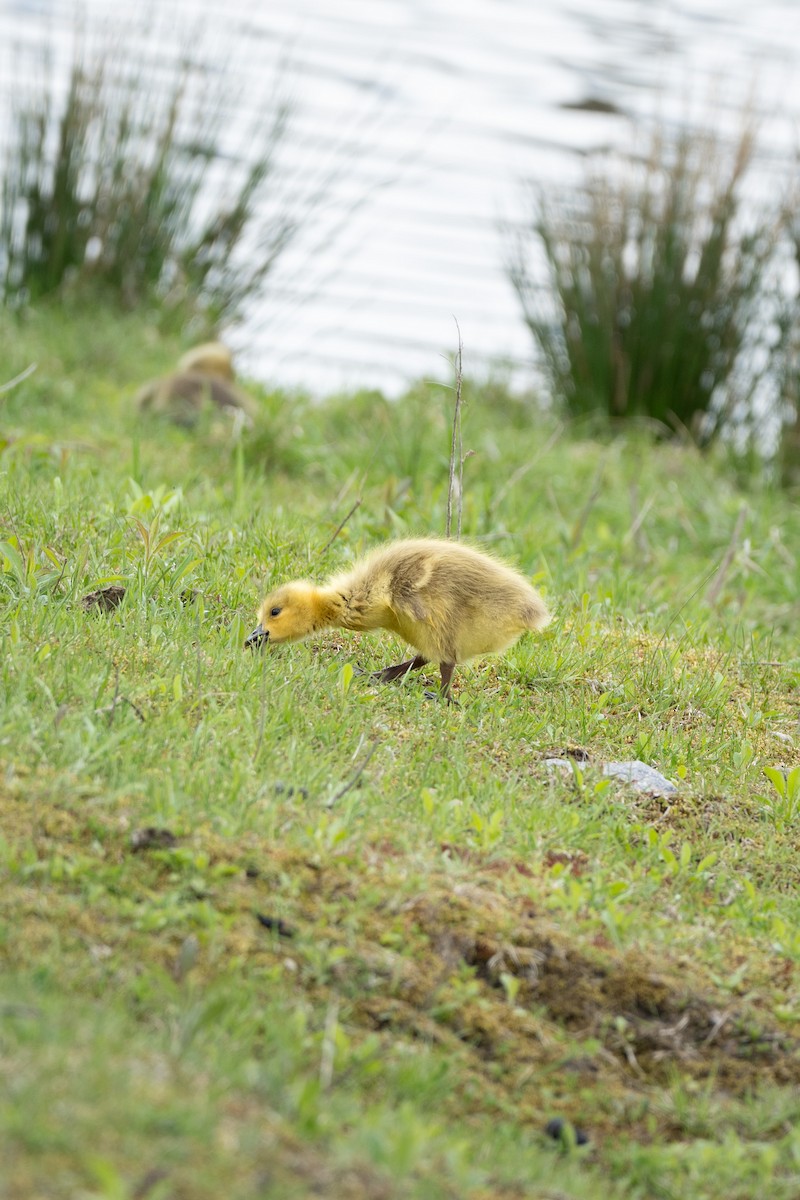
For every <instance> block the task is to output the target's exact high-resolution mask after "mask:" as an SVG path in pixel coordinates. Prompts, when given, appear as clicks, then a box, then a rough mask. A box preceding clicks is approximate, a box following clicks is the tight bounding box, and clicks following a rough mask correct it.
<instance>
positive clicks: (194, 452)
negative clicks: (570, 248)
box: [0, 310, 800, 1200]
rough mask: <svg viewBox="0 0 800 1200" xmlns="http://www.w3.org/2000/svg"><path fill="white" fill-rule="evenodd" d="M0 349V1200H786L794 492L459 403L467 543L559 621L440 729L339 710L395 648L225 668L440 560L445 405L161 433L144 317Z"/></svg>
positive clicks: (347, 405) (263, 658) (297, 415)
mask: <svg viewBox="0 0 800 1200" xmlns="http://www.w3.org/2000/svg"><path fill="white" fill-rule="evenodd" d="M2 336H3V344H4V346H5V347H6V348H7V349H6V354H5V356H4V357H5V361H4V362H3V364H2V370H3V378H4V379H6V378H10V377H11V376H13V375H14V374H15V373H16V372H17V371H19V370H22V369H23V368H24V367H25V366H27V365H28V363H29V362H31V361H36V362H38V364H39V365H38V368H37V370H36V372H35V373H34V374H33V375H31V376H30V377H29V378H28V379H27V380H25V381H24V382H23V383H21V384H19V385H18V386H17V387H16V388H14V389H13V390H12V391H10V392H8V393H7V394H6V395H5V396H3V397H1V398H0V433H1V434H2V441H3V444H4V448H3V450H2V459H1V460H0V472H1V473H0V491H1V493H2V499H1V500H0V542H2V543H3V544H4V548H3V550H2V552H0V553H1V554H2V557H0V563H2V573H0V605H1V606H2V618H1V620H0V637H1V638H2V650H3V658H2V676H1V682H0V705H2V708H1V709H0V712H1V713H2V732H0V769H1V771H2V773H1V774H0V869H2V874H3V887H2V893H0V955H2V963H3V971H2V981H1V982H0V1061H1V1062H2V1069H3V1075H4V1078H5V1079H6V1081H7V1083H8V1086H7V1088H6V1093H5V1097H4V1099H3V1100H2V1101H0V1161H1V1162H2V1163H3V1167H2V1172H3V1176H2V1177H3V1187H4V1189H5V1192H4V1194H5V1195H7V1196H9V1197H13V1198H14V1200H17V1198H19V1200H21V1198H23V1197H25V1198H28V1197H39V1196H41V1197H45V1196H46V1197H48V1198H49V1197H61V1196H63V1197H66V1196H70V1197H72V1196H75V1195H84V1196H92V1197H115V1198H116V1197H129V1198H133V1197H144V1196H147V1197H149V1198H151V1200H153V1198H159V1197H172V1196H175V1197H182V1198H183V1197H185V1198H186V1200H189V1198H191V1200H196V1198H198V1197H206V1196H207V1197H217V1196H220V1195H223V1194H224V1195H227V1196H231V1197H255V1196H276V1197H293V1196H297V1197H305V1196H311V1195H329V1196H336V1197H337V1198H338V1197H343V1198H351V1197H352V1198H353V1200H379V1198H382V1197H387V1198H389V1197H403V1196H407V1197H413V1198H415V1200H416V1198H417V1197H423V1198H424V1197H465V1196H466V1197H470V1198H471V1200H479V1198H480V1200H489V1198H490V1197H496V1196H506V1197H550V1198H552V1200H555V1198H556V1197H559V1198H563V1197H571V1198H575V1200H600V1198H602V1200H606V1198H608V1197H622V1196H658V1197H673V1196H688V1195H691V1196H693V1197H714V1198H717V1197H718V1198H719V1200H723V1198H724V1200H730V1198H732V1197H739V1198H741V1200H745V1198H748V1197H759V1196H763V1195H770V1196H772V1197H775V1198H778V1200H781V1198H785V1200H790V1198H791V1200H793V1198H794V1197H795V1196H796V1195H797V1194H798V1193H799V1192H800V1165H798V1164H800V1130H799V1129H798V1117H799V1116H800V1100H798V1095H799V1094H800V1093H798V1090H797V1084H798V1076H799V1075H800V1054H799V1053H798V1045H799V1043H798V1038H799V1037H800V1001H799V1000H798V987H797V968H798V962H799V961H800V932H799V929H800V924H799V922H798V918H799V917H800V900H798V888H797V885H798V876H799V875H800V869H799V868H798V858H797V851H798V842H797V828H798V820H799V819H800V794H798V793H800V782H799V783H798V784H797V791H793V790H792V787H793V781H795V780H797V779H798V767H800V753H799V752H798V740H799V739H798V716H799V715H800V659H798V645H797V632H796V631H797V622H798V617H799V616H800V612H798V571H799V570H800V567H799V566H798V557H799V556H800V508H798V504H797V500H796V498H792V497H791V496H788V495H786V494H781V493H780V492H777V491H774V490H773V489H772V488H771V487H770V486H769V485H768V484H767V483H765V482H763V481H762V480H758V479H754V480H751V481H748V482H746V485H742V484H737V483H736V482H735V479H734V477H733V475H732V473H731V471H730V469H729V467H728V466H727V465H726V463H724V462H722V461H715V460H713V459H705V458H701V457H700V456H699V455H698V454H697V453H696V452H695V451H693V450H692V449H691V448H689V447H678V446H675V445H666V444H664V445H657V444H654V443H653V442H652V441H651V440H650V439H649V438H648V436H647V435H646V434H644V433H639V432H632V433H629V434H627V435H626V436H624V437H619V438H616V439H615V440H613V441H608V440H602V439H600V440H592V439H590V438H588V437H587V436H584V435H582V434H581V431H580V430H578V429H568V428H562V427H560V426H558V425H557V424H556V422H555V421H554V420H553V419H552V418H551V417H549V416H548V415H547V414H545V413H542V412H541V411H540V409H539V408H538V407H537V406H536V405H535V403H533V402H532V401H530V402H523V401H519V400H513V399H510V398H509V397H508V396H507V395H506V393H505V392H504V390H503V389H502V387H499V386H497V385H494V384H491V383H487V384H486V385H484V386H482V387H477V386H476V387H472V388H470V389H469V390H468V406H467V409H466V413H465V448H466V449H472V450H474V451H475V455H474V456H473V457H471V458H470V459H469V460H468V461H467V463H466V466H465V498H464V532H465V535H466V536H468V537H469V538H471V539H473V540H475V541H476V542H477V543H478V544H482V545H487V546H489V547H490V548H492V549H493V550H496V551H497V552H499V553H501V554H503V555H505V556H507V557H508V558H509V559H511V560H512V561H514V562H516V563H517V564H518V565H519V566H520V568H521V569H522V570H523V571H525V572H526V574H528V575H529V577H531V578H532V579H533V580H534V581H535V582H536V584H537V586H539V587H540V588H541V589H542V590H543V591H544V592H545V593H546V595H547V597H548V600H549V602H550V604H551V606H552V607H553V609H554V612H555V614H556V619H555V621H554V623H553V625H552V626H551V627H550V628H549V629H548V630H547V631H546V632H545V633H544V634H543V635H542V636H540V637H538V638H535V639H534V638H529V639H525V640H523V641H522V642H521V643H520V644H519V645H518V646H517V647H516V648H515V649H514V650H513V651H511V652H510V653H509V654H507V655H505V656H503V657H502V658H499V659H495V660H488V661H486V662H478V663H475V664H472V665H469V666H467V667H465V668H463V669H461V670H460V671H459V672H458V674H457V678H456V695H457V698H458V700H459V704H458V706H457V707H455V706H453V707H448V706H445V705H442V704H439V703H436V702H431V701H430V700H428V699H426V698H425V695H424V692H425V687H426V683H427V684H428V685H429V684H430V683H431V682H432V681H434V680H435V672H432V673H430V674H429V675H428V676H427V679H426V676H425V673H424V672H423V673H422V678H421V679H419V680H417V679H413V680H409V681H408V682H407V683H405V684H404V685H402V686H399V687H397V686H395V687H378V686H375V685H373V684H372V683H371V682H370V681H369V680H368V679H366V678H365V677H364V676H362V675H358V674H354V673H353V670H352V668H354V667H362V668H365V669H370V668H374V667H378V666H382V665H386V664H387V663H388V662H390V661H394V658H393V655H394V654H396V653H397V652H398V650H399V647H397V646H395V645H393V644H392V642H391V639H390V638H389V637H388V636H381V637H374V638H369V637H358V636H355V635H353V636H348V635H343V634H338V633H331V634H328V635H325V636H321V637H319V638H318V639H316V640H314V641H312V642H310V643H305V644H302V645H297V646H292V647H286V648H282V649H281V650H279V651H275V652H273V653H271V654H266V655H259V654H252V653H245V652H243V650H242V642H243V639H244V636H245V634H246V633H247V632H248V631H249V629H250V626H251V622H252V617H253V613H254V610H255V607H256V603H257V600H258V598H259V595H260V593H261V591H262V589H263V588H264V587H265V586H266V585H267V584H268V583H269V582H271V581H273V580H278V579H283V578H286V577H288V576H291V575H311V576H321V575H325V574H327V573H329V572H331V571H333V570H334V569H337V568H339V567H342V566H345V565H346V564H347V562H348V561H350V560H351V558H352V557H353V555H355V554H357V553H358V552H360V551H361V550H363V549H366V548H368V547H369V546H372V545H374V544H375V543H376V542H378V541H380V540H381V539H383V538H386V537H389V536H393V535H395V534H398V533H404V532H409V533H428V532H430V533H441V532H442V531H443V528H444V511H445V499H446V487H447V454H448V448H449V421H450V413H451V400H452V397H451V395H450V394H449V393H448V391H447V389H446V388H442V387H437V386H434V385H424V386H423V385H420V386H419V387H418V388H415V389H414V390H413V391H412V392H411V393H410V394H409V396H408V397H406V398H405V399H404V400H403V401H402V402H400V403H399V404H396V405H395V404H389V403H387V402H386V401H385V400H384V399H383V398H382V397H380V396H378V395H374V394H358V395H353V396H343V397H334V398H332V399H331V400H330V401H329V402H328V403H326V404H325V405H321V406H320V405H315V404H312V403H310V402H308V401H307V400H306V399H305V398H304V397H302V396H292V395H285V394H281V393H277V392H275V393H273V392H268V391H265V390H263V389H262V390H261V391H260V392H258V391H256V394H257V396H258V401H259V406H260V410H261V413H262V417H261V418H260V419H259V421H258V423H257V425H256V428H255V429H253V430H250V431H245V432H244V433H243V435H241V436H238V435H237V434H236V433H235V431H233V430H232V428H231V425H230V423H229V422H228V421H227V420H224V419H223V418H222V417H218V416H216V415H214V414H204V415H203V416H202V417H201V419H200V421H199V422H198V425H197V426H196V428H195V429H194V430H192V431H187V430H182V429H177V428H175V427H173V426H171V425H170V424H169V423H167V422H164V421H160V420H155V419H151V420H148V421H144V420H143V419H142V418H140V417H138V416H137V414H136V413H135V411H134V409H133V407H132V405H131V397H132V395H133V394H134V393H135V391H136V388H137V386H138V385H139V384H140V383H142V382H143V381H144V380H145V379H146V378H147V377H148V376H150V375H153V374H156V373H158V372H159V371H160V370H165V369H167V368H168V367H169V366H170V365H171V364H172V362H173V361H174V359H175V358H176V357H177V354H178V352H179V349H180V348H179V347H178V345H177V344H176V343H175V342H174V341H171V340H170V339H169V338H165V337H164V336H162V335H159V334H158V332H157V331H156V328H155V322H153V323H150V322H148V321H145V320H142V319H141V318H133V317H132V318H130V319H128V321H127V322H121V321H120V320H119V319H117V318H114V317H112V316H111V315H109V314H103V313H102V312H91V313H86V314H73V315H72V316H71V317H70V318H69V319H67V318H66V317H65V316H64V314H63V313H60V312H58V310H50V311H47V310H43V311H42V312H40V313H38V314H35V315H34V316H32V317H31V318H30V319H29V320H28V321H26V322H24V323H22V324H21V325H19V324H17V323H11V322H9V321H7V320H5V319H4V321H3V326H2ZM359 498H360V500H361V504H360V506H359V507H358V508H357V509H356V511H355V512H353V514H352V516H351V517H350V519H349V521H348V522H347V523H346V525H345V527H344V528H343V529H342V530H341V532H340V533H339V534H338V536H337V537H336V538H335V539H334V541H333V542H332V543H331V544H330V545H328V546H327V548H326V543H328V542H329V539H330V537H331V535H332V534H333V533H334V531H335V530H336V528H337V526H338V524H339V522H340V521H341V519H342V517H343V516H345V514H346V513H347V512H348V511H349V510H350V509H351V508H352V506H353V504H354V503H355V501H356V499H359ZM743 505H744V506H745V509H746V511H745V515H744V517H743V518H742V522H741V523H740V533H739V536H738V538H737V540H736V542H735V544H734V545H733V547H732V551H731V555H730V556H729V564H728V566H727V568H726V569H725V571H724V574H723V576H722V578H721V579H720V580H719V582H720V583H721V587H719V588H717V589H715V588H714V587H713V586H712V585H713V581H714V578H715V572H716V570H717V569H718V568H719V566H720V564H721V563H722V562H723V560H724V559H725V557H726V551H727V550H728V548H729V547H730V546H731V537H732V533H733V531H734V529H735V527H736V525H737V521H738V520H739V514H740V512H741V509H742V506H743ZM110 586H119V587H124V588H125V594H124V598H123V599H122V602H121V603H120V604H119V605H118V606H116V607H113V608H110V609H109V611H103V610H102V609H101V608H99V607H98V606H96V605H90V606H89V607H88V608H87V607H85V606H84V604H82V598H83V597H85V596H86V595H88V594H89V593H91V592H94V591H99V590H101V589H103V588H107V587H110ZM565 752H566V753H568V754H569V753H570V752H571V753H572V754H573V755H576V757H575V758H574V762H575V769H574V772H573V773H572V775H570V776H567V777H564V775H562V774H560V773H558V772H553V771H552V770H550V769H549V768H548V767H547V766H546V764H545V761H544V760H545V759H546V758H547V757H548V756H551V755H553V754H564V753H565ZM586 755H588V761H585V760H584V757H585V756H586ZM634 757H638V758H642V759H644V760H646V761H647V762H649V763H651V764H652V765H654V766H655V767H657V768H658V769H659V770H661V771H662V772H663V773H664V774H666V775H667V776H669V777H670V778H672V779H674V780H675V781H676V782H678V783H679V791H678V793H677V795H676V796H675V797H672V798H666V799H665V798H657V797H652V796H639V795H636V794H634V793H632V792H630V791H629V790H627V789H625V788H624V787H621V786H619V785H618V784H616V783H615V784H611V783H610V782H609V781H608V780H606V779H603V778H602V777H601V776H600V774H599V772H598V771H597V770H596V769H595V766H594V765H593V764H595V763H599V762H601V761H602V760H603V759H605V758H614V759H621V758H634ZM765 769H766V771H767V772H768V773H767V774H765ZM792 771H794V772H795V774H794V775H792ZM770 774H771V776H772V777H771V778H770ZM781 783H783V785H784V794H783V795H782V794H781V791H780V787H781ZM559 1117H560V1118H563V1119H564V1120H565V1122H566V1124H565V1126H564V1133H563V1136H562V1139H561V1141H554V1140H552V1139H551V1138H548V1137H547V1136H546V1134H545V1132H544V1128H545V1125H546V1124H547V1123H548V1121H550V1120H552V1119H554V1118H559ZM574 1130H580V1131H582V1132H583V1133H585V1134H586V1135H587V1136H588V1142H587V1143H586V1144H585V1145H580V1146H576V1145H575V1144H574V1142H575V1137H574V1134H573V1131H574Z"/></svg>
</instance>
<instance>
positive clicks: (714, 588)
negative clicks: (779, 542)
mask: <svg viewBox="0 0 800 1200" xmlns="http://www.w3.org/2000/svg"><path fill="white" fill-rule="evenodd" d="M746 517H747V505H746V504H742V505H741V506H740V508H739V514H738V516H737V518H736V524H735V525H734V527H733V533H732V534H731V540H730V542H729V543H728V549H727V550H726V551H725V553H724V555H723V557H722V562H721V563H720V564H719V570H718V571H717V573H716V575H715V576H714V578H713V579H712V581H711V586H710V587H709V589H708V591H707V593H706V604H708V606H709V608H714V607H715V606H716V603H717V601H718V600H719V596H720V592H721V591H722V589H723V587H724V586H725V581H726V579H727V578H728V573H729V571H730V569H731V563H732V562H733V557H734V555H735V554H736V551H737V549H738V548H739V539H740V538H741V536H742V529H743V528H744V523H745V519H746Z"/></svg>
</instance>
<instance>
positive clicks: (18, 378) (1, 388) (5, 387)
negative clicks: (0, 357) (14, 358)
mask: <svg viewBox="0 0 800 1200" xmlns="http://www.w3.org/2000/svg"><path fill="white" fill-rule="evenodd" d="M38 365H39V364H38V363H31V365H30V366H29V367H26V368H25V370H24V371H20V373H19V375H15V376H14V378H13V379H9V381H8V383H0V396H2V395H3V392H10V391H11V389H12V388H13V387H16V386H17V384H18V383H22V381H23V379H27V378H28V376H29V375H32V374H33V372H34V371H35V370H36V368H37V367H38Z"/></svg>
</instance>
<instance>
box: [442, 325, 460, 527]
mask: <svg viewBox="0 0 800 1200" xmlns="http://www.w3.org/2000/svg"><path fill="white" fill-rule="evenodd" d="M453 320H454V321H455V323H456V329H457V330H458V350H457V351H456V357H455V374H456V388H455V390H456V401H455V407H454V409H453V436H452V438H451V441H450V476H449V479H448V484H447V523H446V528H445V536H446V537H451V536H452V528H453V492H454V490H455V486H456V462H458V527H457V530H458V531H457V533H456V537H457V538H460V537H461V512H462V508H463V496H464V455H463V443H462V441H461V382H462V375H461V351H462V348H463V346H462V342H461V327H460V326H459V324H458V321H457V320H456V318H455V317H453Z"/></svg>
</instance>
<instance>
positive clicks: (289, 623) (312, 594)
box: [245, 583, 324, 647]
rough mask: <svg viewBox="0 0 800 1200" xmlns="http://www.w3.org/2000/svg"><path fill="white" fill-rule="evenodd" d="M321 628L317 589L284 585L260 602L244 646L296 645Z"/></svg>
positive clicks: (301, 585)
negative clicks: (255, 620) (251, 630)
mask: <svg viewBox="0 0 800 1200" xmlns="http://www.w3.org/2000/svg"><path fill="white" fill-rule="evenodd" d="M323 624H324V622H323V620H322V613H321V608H320V603H319V599H318V596H317V589H316V588H315V587H314V586H313V584H310V583H284V584H283V585H282V586H281V587H279V588H276V589H275V591H274V592H271V593H270V594H269V596H267V598H266V599H265V600H264V601H263V602H262V604H261V607H260V609H259V610H258V625H257V627H256V628H255V629H254V630H253V632H252V633H251V634H250V636H249V638H247V640H246V641H245V646H250V647H255V646H261V645H263V643H264V642H269V643H270V644H271V645H274V644H276V643H278V642H299V641H300V639H301V638H304V637H307V636H308V635H309V634H310V633H313V632H314V630H315V629H319V628H320V627H321V626H322V625H323Z"/></svg>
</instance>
